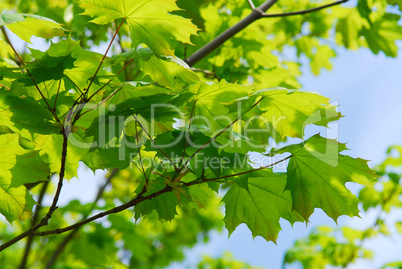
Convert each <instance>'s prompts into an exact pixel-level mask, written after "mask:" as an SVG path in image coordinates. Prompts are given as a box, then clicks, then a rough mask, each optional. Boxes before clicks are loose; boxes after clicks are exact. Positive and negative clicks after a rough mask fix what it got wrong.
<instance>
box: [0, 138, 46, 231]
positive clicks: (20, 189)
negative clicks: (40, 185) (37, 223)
mask: <svg viewBox="0 0 402 269" xmlns="http://www.w3.org/2000/svg"><path fill="white" fill-rule="evenodd" d="M0 160H1V161H0V171H1V172H0V213H1V214H3V215H4V216H5V217H6V219H7V220H8V221H9V222H10V223H12V222H13V221H14V220H16V219H19V220H22V221H24V220H26V219H28V218H30V215H31V213H32V207H33V205H34V204H35V201H34V200H33V199H32V196H31V195H30V194H29V192H28V190H27V189H26V188H25V187H24V186H23V184H26V183H33V182H37V181H46V180H47V177H48V176H49V175H50V172H49V167H48V165H47V164H45V163H44V162H43V161H42V160H41V159H40V158H39V156H38V152H34V151H31V152H29V151H27V150H25V149H23V148H22V147H21V146H20V145H19V136H18V134H5V135H0Z"/></svg>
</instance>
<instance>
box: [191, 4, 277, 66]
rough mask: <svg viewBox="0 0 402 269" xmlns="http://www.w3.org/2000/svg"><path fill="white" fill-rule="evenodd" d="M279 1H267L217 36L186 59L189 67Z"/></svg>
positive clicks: (260, 16)
mask: <svg viewBox="0 0 402 269" xmlns="http://www.w3.org/2000/svg"><path fill="white" fill-rule="evenodd" d="M277 1H278V0H267V1H265V2H264V3H263V4H262V5H261V6H259V7H258V8H255V9H253V11H252V12H251V14H250V15H248V16H247V17H245V18H244V19H242V20H241V21H239V22H238V23H236V24H235V25H233V26H232V27H230V28H229V29H227V30H226V31H224V32H223V33H222V34H220V35H219V36H217V37H216V38H215V39H214V40H212V41H211V42H209V43H208V44H206V45H205V46H204V47H202V48H201V49H199V50H198V51H196V52H195V53H194V54H193V55H191V56H190V57H188V58H187V59H185V60H184V61H185V62H186V63H187V64H188V65H189V66H193V65H194V64H196V63H197V62H198V61H200V60H201V59H202V58H204V57H205V56H207V55H208V54H209V53H211V52H212V51H214V50H215V49H216V48H218V47H219V46H221V45H222V44H223V43H225V42H226V41H227V40H228V39H230V38H232V37H233V36H234V35H235V34H237V33H238V32H240V31H241V30H243V29H244V28H246V27H247V26H248V25H250V24H251V23H253V22H254V21H256V20H258V19H260V18H262V15H263V13H264V12H265V11H267V10H268V9H270V8H271V7H272V6H273V5H274V4H275V3H276V2H277Z"/></svg>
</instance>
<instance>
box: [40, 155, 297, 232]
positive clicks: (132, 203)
mask: <svg viewBox="0 0 402 269" xmlns="http://www.w3.org/2000/svg"><path fill="white" fill-rule="evenodd" d="M290 157H292V155H290V156H288V157H286V158H284V159H282V160H280V161H278V162H275V163H272V164H269V165H267V166H263V167H260V168H256V169H253V170H250V171H246V172H241V173H238V174H233V175H228V176H223V177H220V178H211V179H206V180H202V181H198V180H194V181H192V182H188V183H183V185H182V186H184V187H190V186H193V185H197V184H202V183H205V182H209V181H218V180H219V179H224V178H229V177H234V176H239V175H244V174H247V173H251V172H255V171H258V170H262V169H266V168H269V167H272V166H274V165H277V164H279V163H281V162H283V161H286V160H287V159H289V158H290ZM144 189H145V188H144ZM144 189H143V191H142V192H141V193H140V194H138V195H137V197H135V198H134V199H132V200H131V201H129V202H127V203H125V204H123V205H120V206H117V207H115V208H112V209H110V210H108V211H104V212H101V213H99V214H96V215H95V216H92V217H90V218H88V219H86V220H83V221H80V222H77V223H75V224H73V225H70V226H67V227H64V228H61V229H54V230H50V231H44V232H35V233H34V235H35V236H46V235H52V234H61V233H65V232H68V231H71V230H74V229H77V228H79V227H81V226H83V225H85V224H87V223H90V222H92V221H95V220H97V219H100V218H103V217H105V216H107V215H110V214H115V213H118V212H121V211H123V210H125V209H128V208H130V207H133V206H135V205H137V204H139V203H141V202H143V201H146V200H150V199H153V198H155V197H157V196H159V195H161V194H164V193H167V192H171V191H172V190H173V188H172V187H171V186H166V187H164V188H163V189H161V190H159V191H157V192H155V193H152V194H150V195H148V196H145V197H144V196H142V195H143V194H144Z"/></svg>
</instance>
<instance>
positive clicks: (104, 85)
mask: <svg viewBox="0 0 402 269" xmlns="http://www.w3.org/2000/svg"><path fill="white" fill-rule="evenodd" d="M132 61H134V59H131V60H130V61H128V62H127V63H126V64H125V65H124V66H123V67H122V68H121V69H120V71H119V72H117V74H116V75H115V77H117V76H118V75H119V74H120V73H121V72H122V71H123V70H124V69H126V67H127V66H128V65H129V64H130V63H131V62H132ZM113 79H114V77H113V78H111V79H109V81H108V82H106V83H105V84H103V85H102V87H100V88H99V89H97V90H96V91H95V92H94V93H93V94H92V95H91V96H90V97H89V98H88V99H87V101H90V100H91V99H92V98H93V97H94V96H95V95H96V94H97V93H98V92H100V91H101V90H102V89H103V88H105V87H106V86H107V85H108V84H109V83H110V82H112V80H113Z"/></svg>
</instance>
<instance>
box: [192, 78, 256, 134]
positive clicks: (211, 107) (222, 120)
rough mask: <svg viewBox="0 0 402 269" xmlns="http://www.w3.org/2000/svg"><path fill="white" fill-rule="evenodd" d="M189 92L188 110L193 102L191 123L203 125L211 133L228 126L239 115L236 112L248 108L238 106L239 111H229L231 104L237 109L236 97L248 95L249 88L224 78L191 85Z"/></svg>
mask: <svg viewBox="0 0 402 269" xmlns="http://www.w3.org/2000/svg"><path fill="white" fill-rule="evenodd" d="M189 92H190V93H192V94H193V96H192V97H191V98H190V100H191V103H190V104H189V105H188V107H189V111H191V110H192V107H193V104H194V111H193V117H194V119H193V121H192V122H191V124H195V125H199V126H200V125H205V126H206V127H207V128H208V129H209V131H210V132H212V133H214V132H215V133H218V132H219V131H222V130H223V129H225V128H226V127H228V126H229V125H230V124H232V122H233V121H234V120H235V119H236V118H237V117H238V116H239V114H238V113H241V112H242V110H243V109H244V110H246V109H248V108H249V107H246V108H244V107H240V109H241V110H240V111H236V112H237V113H231V112H232V108H231V107H230V105H233V107H234V109H235V110H236V109H238V107H237V106H236V104H237V101H238V99H241V98H246V97H249V94H250V89H249V88H247V87H244V86H240V85H238V84H231V83H228V82H226V81H224V80H222V81H221V82H219V83H217V84H213V85H208V84H207V83H197V84H194V85H191V86H190V88H189ZM194 102H195V103H194Z"/></svg>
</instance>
